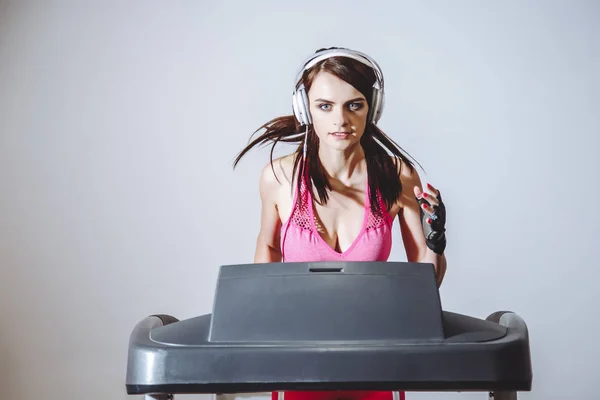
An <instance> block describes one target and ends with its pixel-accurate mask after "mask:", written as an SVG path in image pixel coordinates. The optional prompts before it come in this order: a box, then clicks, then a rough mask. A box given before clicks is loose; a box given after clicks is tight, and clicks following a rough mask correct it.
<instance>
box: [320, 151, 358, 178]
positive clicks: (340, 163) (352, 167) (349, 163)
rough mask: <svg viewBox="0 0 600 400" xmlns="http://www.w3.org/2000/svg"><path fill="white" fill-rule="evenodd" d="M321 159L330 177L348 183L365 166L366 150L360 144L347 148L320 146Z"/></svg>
mask: <svg viewBox="0 0 600 400" xmlns="http://www.w3.org/2000/svg"><path fill="white" fill-rule="evenodd" d="M319 159H320V160H321V164H322V165H323V168H324V169H325V172H326V173H327V174H328V175H329V177H330V178H332V179H337V180H339V181H342V182H346V183H348V182H350V181H351V177H352V175H353V174H354V176H356V173H357V172H359V171H361V170H362V169H363V168H364V165H363V161H364V159H365V152H364V150H363V148H362V146H361V145H360V144H357V145H356V146H354V147H352V148H350V149H346V150H335V149H331V148H327V147H325V146H323V147H320V148H319Z"/></svg>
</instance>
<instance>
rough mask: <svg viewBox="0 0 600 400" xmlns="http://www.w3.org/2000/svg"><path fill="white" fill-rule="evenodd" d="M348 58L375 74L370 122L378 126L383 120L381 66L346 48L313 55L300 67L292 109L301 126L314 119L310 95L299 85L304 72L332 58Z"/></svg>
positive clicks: (365, 56) (383, 98)
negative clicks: (309, 101)
mask: <svg viewBox="0 0 600 400" xmlns="http://www.w3.org/2000/svg"><path fill="white" fill-rule="evenodd" d="M339 56H341V57H348V58H352V59H354V60H356V61H358V62H361V63H363V64H364V65H366V66H368V67H370V68H371V69H373V71H374V72H375V78H376V79H375V83H374V84H373V99H372V101H371V103H372V104H371V109H370V110H369V115H368V120H369V122H372V123H374V124H376V123H377V122H378V121H379V118H381V113H382V112H383V106H384V100H385V96H384V81H383V72H382V71H381V68H380V67H379V65H378V64H377V63H376V62H375V60H373V59H372V58H371V57H369V56H368V55H366V54H364V53H361V52H359V51H356V50H350V49H346V48H337V49H327V50H323V51H320V52H317V53H315V54H312V55H311V56H309V57H308V58H306V59H305V60H304V62H303V63H302V66H301V67H300V69H299V71H298V73H297V74H296V81H295V84H294V92H293V95H292V108H293V110H294V115H295V116H296V119H297V120H298V122H300V125H309V124H311V123H312V119H311V117H310V111H309V105H308V94H307V93H306V88H305V87H304V85H303V84H300V85H298V84H299V83H300V82H301V80H302V76H303V75H304V71H306V70H308V69H310V68H312V67H313V66H315V65H316V64H317V63H319V62H321V61H323V60H325V59H328V58H331V57H339Z"/></svg>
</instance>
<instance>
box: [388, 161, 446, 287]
mask: <svg viewBox="0 0 600 400" xmlns="http://www.w3.org/2000/svg"><path fill="white" fill-rule="evenodd" d="M401 179H402V189H403V190H402V201H401V203H402V209H401V210H400V212H399V213H398V219H399V222H400V231H401V233H402V239H403V241H404V247H405V249H406V257H407V259H408V261H409V262H421V263H431V264H433V265H434V268H435V274H436V279H437V284H438V287H439V286H441V284H442V281H443V280H444V276H445V274H446V265H447V263H446V256H445V254H444V253H443V252H442V254H437V253H435V252H434V251H432V250H431V249H430V248H429V247H428V246H427V243H426V242H425V234H424V232H423V225H422V222H421V210H420V208H419V207H420V205H419V202H418V201H417V199H416V194H417V193H419V194H420V193H421V192H422V191H423V188H422V185H421V179H420V178H419V175H418V174H417V173H416V171H412V172H411V171H410V170H409V168H408V167H407V166H406V165H405V164H404V166H403V168H402V172H401ZM434 194H435V193H434Z"/></svg>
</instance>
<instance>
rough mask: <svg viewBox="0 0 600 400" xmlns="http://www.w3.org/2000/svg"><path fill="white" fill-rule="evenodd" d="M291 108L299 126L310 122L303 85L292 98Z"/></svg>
mask: <svg viewBox="0 0 600 400" xmlns="http://www.w3.org/2000/svg"><path fill="white" fill-rule="evenodd" d="M292 108H293V110H294V115H295V116H296V119H297V120H298V122H300V125H308V124H310V122H311V119H310V114H309V113H308V100H307V98H306V91H305V90H304V85H301V86H300V87H299V88H298V90H296V92H295V93H294V95H293V96H292Z"/></svg>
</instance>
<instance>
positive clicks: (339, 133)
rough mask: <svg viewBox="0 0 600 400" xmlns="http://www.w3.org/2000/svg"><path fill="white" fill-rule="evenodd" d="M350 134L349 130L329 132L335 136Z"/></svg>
mask: <svg viewBox="0 0 600 400" xmlns="http://www.w3.org/2000/svg"><path fill="white" fill-rule="evenodd" d="M349 134H350V132H331V133H330V135H333V136H337V137H346V136H348V135H349Z"/></svg>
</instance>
